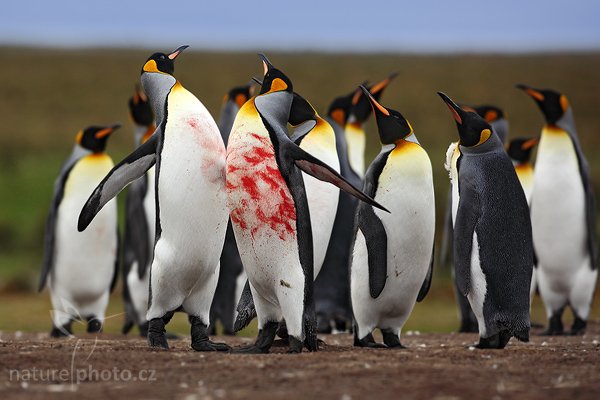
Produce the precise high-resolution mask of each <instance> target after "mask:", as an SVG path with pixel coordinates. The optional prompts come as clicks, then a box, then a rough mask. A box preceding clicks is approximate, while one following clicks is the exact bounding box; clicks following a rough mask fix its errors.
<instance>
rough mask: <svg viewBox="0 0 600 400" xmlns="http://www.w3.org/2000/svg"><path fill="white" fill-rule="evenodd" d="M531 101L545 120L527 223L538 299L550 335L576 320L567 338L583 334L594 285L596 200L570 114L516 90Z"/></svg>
mask: <svg viewBox="0 0 600 400" xmlns="http://www.w3.org/2000/svg"><path fill="white" fill-rule="evenodd" d="M518 87H519V88H520V89H522V90H524V91H525V92H526V93H527V94H528V95H529V96H530V97H531V98H533V99H534V100H535V102H536V103H537V105H538V106H539V108H540V109H541V111H542V113H543V114H544V118H545V120H546V124H545V126H544V128H543V130H542V135H541V138H540V142H539V144H538V150H537V156H536V162H535V171H534V174H533V190H532V194H531V223H532V226H533V244H534V246H535V254H536V258H537V279H538V282H537V284H538V288H539V291H540V296H541V298H542V301H543V302H544V306H545V308H546V315H547V317H548V322H549V324H548V325H549V326H548V329H547V330H546V331H545V334H548V335H560V334H562V333H563V330H564V328H563V323H562V314H563V311H564V309H565V307H566V306H570V307H571V309H572V311H573V314H574V316H575V321H574V322H573V326H572V327H571V332H570V333H571V334H573V335H580V334H583V333H584V332H585V328H586V325H587V319H588V316H589V313H590V309H591V305H592V301H593V298H594V290H595V287H596V280H597V278H598V268H597V266H598V243H597V233H596V200H595V197H594V191H593V188H592V181H591V178H590V169H589V166H588V163H587V161H586V159H585V156H584V154H583V151H582V149H581V144H580V143H579V137H578V135H577V130H576V129H575V119H574V116H573V109H572V107H571V106H570V104H569V101H568V99H567V97H566V96H565V95H564V94H561V93H558V92H556V91H554V90H551V89H534V88H531V87H529V86H525V85H518Z"/></svg>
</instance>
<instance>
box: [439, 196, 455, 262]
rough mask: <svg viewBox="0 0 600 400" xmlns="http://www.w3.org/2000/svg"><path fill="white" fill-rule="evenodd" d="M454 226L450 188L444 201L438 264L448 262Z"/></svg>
mask: <svg viewBox="0 0 600 400" xmlns="http://www.w3.org/2000/svg"><path fill="white" fill-rule="evenodd" d="M453 240H454V227H453V226H452V188H450V190H449V191H448V200H447V201H446V212H445V214H444V232H443V233H442V245H441V246H442V248H441V250H440V259H439V262H440V265H442V266H445V265H446V264H449V260H450V255H451V252H450V249H451V248H452V246H453Z"/></svg>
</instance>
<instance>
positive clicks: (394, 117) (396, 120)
mask: <svg viewBox="0 0 600 400" xmlns="http://www.w3.org/2000/svg"><path fill="white" fill-rule="evenodd" d="M359 87H360V89H361V90H362V92H363V94H364V97H365V99H367V101H368V102H369V103H370V104H371V107H372V109H373V112H374V113H375V118H376V119H377V128H378V129H379V139H380V140H381V143H383V144H394V143H396V142H398V140H400V139H404V138H405V137H407V136H409V135H410V134H412V133H413V129H412V126H411V125H410V122H408V121H407V120H406V118H404V117H403V116H402V114H400V113H399V112H398V111H396V110H392V109H390V108H386V107H384V106H382V105H381V104H379V103H378V102H377V100H376V99H375V97H374V96H373V95H372V94H371V93H370V92H369V90H368V89H367V88H366V87H364V86H363V85H360V86H359Z"/></svg>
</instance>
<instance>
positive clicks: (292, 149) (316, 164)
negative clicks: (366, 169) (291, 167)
mask: <svg viewBox="0 0 600 400" xmlns="http://www.w3.org/2000/svg"><path fill="white" fill-rule="evenodd" d="M289 144H290V145H291V146H288V147H287V148H288V149H289V152H288V153H289V156H290V157H291V158H292V159H293V160H294V164H296V166H297V167H298V168H300V169H301V170H302V171H303V172H306V173H307V174H309V175H311V176H313V177H315V178H317V179H319V180H321V181H324V182H329V183H331V184H333V185H335V186H337V187H338V188H340V189H341V190H343V191H344V192H346V193H348V194H350V195H352V196H354V197H356V198H357V199H359V200H362V201H364V202H365V203H367V204H370V205H372V206H374V207H377V208H379V209H380V210H383V211H387V212H389V210H388V209H386V208H385V207H383V206H382V205H381V204H379V203H378V202H376V201H375V200H374V199H373V198H371V197H369V196H367V195H366V194H365V193H363V192H362V191H360V190H359V189H357V188H356V186H354V185H352V184H351V183H350V182H348V181H347V180H346V178H344V177H343V176H341V175H340V174H338V173H337V172H336V171H335V170H334V169H333V168H331V167H330V166H329V165H327V164H325V163H324V162H323V161H321V160H319V159H318V158H316V157H313V156H311V155H310V154H308V153H307V152H306V151H304V150H302V149H301V148H300V147H299V146H297V145H295V144H293V143H292V142H289Z"/></svg>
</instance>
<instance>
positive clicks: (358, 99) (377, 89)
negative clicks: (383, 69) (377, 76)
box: [351, 73, 398, 124]
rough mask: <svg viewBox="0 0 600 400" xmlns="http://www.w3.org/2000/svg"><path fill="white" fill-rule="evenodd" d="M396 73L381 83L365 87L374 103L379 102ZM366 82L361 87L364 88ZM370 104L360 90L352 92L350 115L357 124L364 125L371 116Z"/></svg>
mask: <svg viewBox="0 0 600 400" xmlns="http://www.w3.org/2000/svg"><path fill="white" fill-rule="evenodd" d="M397 75H398V74H397V73H393V74H390V75H389V76H388V77H387V78H385V79H384V80H382V81H381V82H377V83H376V84H374V85H371V86H367V89H368V91H369V93H371V96H373V98H374V99H375V100H376V101H379V99H380V98H381V95H382V94H383V91H384V89H385V88H386V87H388V85H389V84H390V82H392V80H393V79H394V78H395V77H396V76H397ZM365 85H366V82H364V83H363V84H362V85H361V86H365ZM371 109H372V108H371V103H370V101H369V99H368V98H367V96H366V95H364V94H363V92H362V91H361V90H358V91H356V92H354V97H353V98H352V110H351V112H352V114H353V115H354V116H355V117H356V120H357V122H359V123H361V124H362V123H364V122H365V121H366V120H367V119H368V118H369V115H371Z"/></svg>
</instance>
